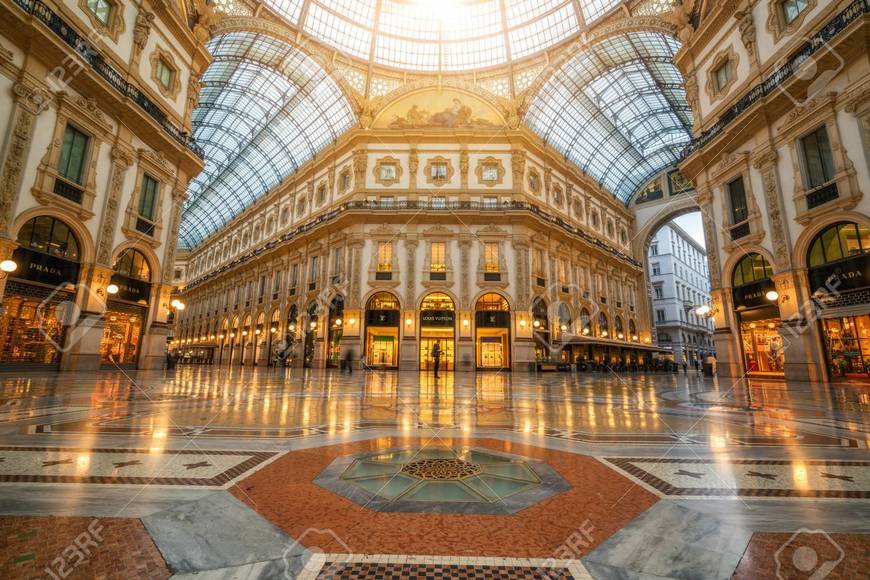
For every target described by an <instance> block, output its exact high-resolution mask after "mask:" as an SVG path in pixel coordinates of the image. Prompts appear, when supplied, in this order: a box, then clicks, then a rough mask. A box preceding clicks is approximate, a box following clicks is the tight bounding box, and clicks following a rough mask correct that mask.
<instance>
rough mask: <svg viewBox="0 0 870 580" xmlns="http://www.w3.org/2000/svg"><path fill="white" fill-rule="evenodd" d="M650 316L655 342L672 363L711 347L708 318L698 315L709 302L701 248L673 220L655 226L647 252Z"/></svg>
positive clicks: (694, 357)
mask: <svg viewBox="0 0 870 580" xmlns="http://www.w3.org/2000/svg"><path fill="white" fill-rule="evenodd" d="M647 258H648V264H649V279H650V285H651V287H652V309H651V310H652V316H653V323H654V324H655V336H656V339H657V341H658V344H659V346H661V347H664V348H669V349H670V350H671V352H672V353H673V359H674V362H676V363H677V364H682V363H684V362H685V363H687V364H689V365H692V364H694V362H695V361H702V360H703V359H704V357H706V356H708V355H711V354H713V353H714V347H713V321H712V320H711V319H710V318H709V317H704V316H700V315H698V313H697V310H698V308H699V307H700V306H703V305H705V304H709V303H710V272H709V270H708V267H707V252H706V250H705V249H704V248H703V247H702V246H701V245H699V244H698V243H697V242H696V241H695V240H694V239H692V237H691V236H690V235H689V234H688V233H686V231H685V230H683V229H682V228H681V227H680V226H679V225H677V224H676V223H675V222H671V223H669V224H667V225H666V226H664V227H662V228H661V229H659V231H658V232H657V233H656V234H655V236H654V237H653V239H652V242H651V243H650V247H649V253H648V254H647Z"/></svg>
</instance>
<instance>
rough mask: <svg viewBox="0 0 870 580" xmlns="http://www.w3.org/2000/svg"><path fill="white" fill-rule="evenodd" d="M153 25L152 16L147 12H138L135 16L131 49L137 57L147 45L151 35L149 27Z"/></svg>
mask: <svg viewBox="0 0 870 580" xmlns="http://www.w3.org/2000/svg"><path fill="white" fill-rule="evenodd" d="M153 23H154V14H153V13H151V12H148V11H147V10H144V9H143V10H140V11H139V13H138V14H137V15H136V23H135V24H134V25H133V49H134V55H135V56H138V55H139V53H141V52H142V51H143V50H145V45H146V44H147V43H148V37H149V36H150V35H151V25H152V24H153Z"/></svg>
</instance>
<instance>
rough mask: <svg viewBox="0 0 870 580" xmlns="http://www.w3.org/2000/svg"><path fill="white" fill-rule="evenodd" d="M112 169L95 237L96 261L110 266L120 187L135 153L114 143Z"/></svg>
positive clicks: (120, 192)
mask: <svg viewBox="0 0 870 580" xmlns="http://www.w3.org/2000/svg"><path fill="white" fill-rule="evenodd" d="M111 157H112V170H111V176H110V178H109V191H108V194H107V198H106V207H105V209H104V210H103V222H102V224H101V225H100V232H99V237H98V239H97V263H99V264H101V265H103V266H107V267H111V266H112V263H111V262H112V243H113V241H114V238H115V227H116V226H117V222H118V209H119V207H120V205H121V204H120V200H121V194H122V188H123V185H124V177H126V175H127V170H128V169H129V168H130V167H132V166H133V163H134V162H135V159H136V157H135V153H134V152H133V151H132V150H131V149H129V148H127V147H126V146H123V145H115V146H114V147H112V151H111Z"/></svg>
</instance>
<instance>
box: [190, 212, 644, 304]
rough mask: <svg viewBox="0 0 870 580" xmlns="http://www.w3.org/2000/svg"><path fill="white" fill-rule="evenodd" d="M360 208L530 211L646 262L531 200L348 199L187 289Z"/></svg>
mask: <svg viewBox="0 0 870 580" xmlns="http://www.w3.org/2000/svg"><path fill="white" fill-rule="evenodd" d="M359 210H362V211H366V212H378V211H382V212H387V213H395V212H399V211H418V212H419V211H426V212H443V213H453V212H457V211H476V212H488V213H499V212H506V211H511V212H516V211H521V212H527V213H530V214H533V215H535V216H536V217H538V218H540V219H542V220H543V221H546V222H549V223H551V224H553V225H555V226H558V227H559V228H561V229H562V230H564V231H566V232H568V233H569V234H571V235H573V236H576V237H578V238H581V239H582V240H584V241H586V242H588V243H589V244H592V245H593V246H596V247H598V248H600V249H601V251H603V252H606V253H608V254H610V255H611V256H614V257H616V258H619V259H621V260H622V261H624V262H626V263H628V264H631V265H632V266H634V267H636V268H642V267H643V264H642V263H641V262H640V261H638V260H635V259H634V258H632V257H631V256H629V255H628V254H625V253H624V252H620V251H619V250H617V249H615V248H613V247H611V246H608V245H607V244H605V243H604V242H602V241H601V240H599V239H597V238H595V237H594V236H592V235H591V234H589V233H588V232H586V231H585V230H582V229H580V228H579V227H577V226H573V225H571V224H569V223H567V222H566V221H565V220H563V219H562V218H561V217H558V216H554V215H552V214H550V213H547V212H546V211H544V210H542V209H541V208H540V207H538V206H536V205H534V204H532V203H528V202H525V201H510V202H506V203H500V204H498V205H497V206H493V205H492V204H491V203H484V202H476V201H454V202H447V201H442V200H438V201H437V202H435V203H434V204H433V203H431V202H429V201H416V200H413V201H401V202H399V201H393V202H391V203H389V204H381V203H379V202H377V201H349V202H346V203H343V204H341V205H339V206H337V207H336V208H335V209H333V210H331V211H329V212H326V213H324V214H322V215H320V216H318V217H316V218H315V219H313V220H311V221H309V222H306V223H304V224H302V225H300V226H299V227H297V228H295V229H293V230H290V231H289V232H287V233H285V234H283V235H282V236H281V237H279V238H276V239H274V240H272V241H270V242H269V243H267V244H266V245H264V246H261V247H259V248H257V249H255V250H251V251H250V252H248V253H246V254H244V255H243V256H239V257H238V258H236V259H235V260H233V261H232V262H229V263H228V264H225V265H224V266H222V267H220V268H218V269H217V270H214V271H213V272H210V273H209V274H206V275H205V276H202V277H200V278H197V279H196V280H194V281H192V282H191V283H190V284H188V285H187V289H191V288H194V287H195V286H198V285H199V284H202V283H203V282H205V281H207V280H210V279H211V278H214V277H215V276H218V275H219V274H222V273H223V272H226V271H228V270H230V269H232V268H235V267H236V266H238V265H239V264H243V263H245V262H247V261H248V260H250V259H252V258H256V257H257V256H259V255H260V254H262V253H263V252H266V251H268V250H271V249H272V248H274V247H275V246H277V245H278V244H281V243H284V242H287V241H290V240H292V239H294V238H297V237H299V236H301V235H303V234H305V233H307V232H308V231H310V230H312V229H314V228H316V227H318V226H320V225H322V224H324V223H326V222H329V221H332V220H334V219H335V218H337V217H338V216H340V215H341V214H343V213H346V212H349V211H359ZM541 282H542V283H543V284H544V285H546V280H543V279H542V280H541Z"/></svg>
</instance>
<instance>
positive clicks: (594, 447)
mask: <svg viewBox="0 0 870 580" xmlns="http://www.w3.org/2000/svg"><path fill="white" fill-rule="evenodd" d="M868 443H870V387H866V386H861V385H856V384H837V385H809V384H785V383H782V382H767V383H764V382H752V383H751V384H750V383H747V382H737V383H730V382H723V381H717V380H712V379H703V378H701V377H700V376H698V375H696V374H694V373H690V374H688V375H686V374H682V373H680V374H678V375H671V374H659V375H631V374H628V375H623V376H616V375H608V374H582V375H576V374H567V373H550V374H542V375H537V376H536V375H529V374H519V373H517V374H508V373H491V374H476V375H475V374H445V375H444V376H443V377H442V378H441V379H440V380H438V381H437V382H436V381H435V380H434V379H433V377H432V376H431V375H418V374H416V373H392V372H371V373H356V374H354V375H353V376H351V377H348V376H347V375H341V374H339V373H337V372H336V373H332V372H327V371H312V372H303V371H301V370H300V371H296V370H294V371H292V372H291V371H282V370H278V369H274V370H271V369H239V368H233V369H227V368H223V369H220V368H208V367H181V368H179V369H178V370H176V371H173V372H170V373H164V372H154V373H129V374H125V373H122V372H111V371H105V372H100V373H90V374H87V375H85V374H82V375H78V374H66V375H57V374H53V373H52V374H50V373H42V374H40V373H29V374H28V375H27V376H21V375H20V374H18V375H12V374H2V373H0V578H3V579H7V578H13V579H14V578H27V579H30V578H34V579H35V578H49V579H51V580H56V579H58V578H82V579H89V578H106V579H114V578H118V579H137V578H170V577H171V578H184V579H188V578H189V579H193V578H196V579H207V580H208V579H215V580H217V579H229V578H245V579H252V578H278V579H281V578H286V579H294V578H300V579H301V578H307V579H313V578H473V579H476V578H481V579H483V578H486V579H490V578H497V579H501V578H504V579H513V578H542V579H556V578H564V579H570V578H583V579H588V578H602V579H611V578H612V579H623V578H638V579H640V578H647V579H651V578H680V579H689V578H702V579H706V578H716V579H718V578H721V579H726V578H732V577H733V578H741V579H742V578H747V579H748V578H782V579H784V580H786V579H787V580H791V579H798V578H808V579H809V578H814V579H821V578H862V579H867V578H868V577H870V576H868V571H870V453H868Z"/></svg>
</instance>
